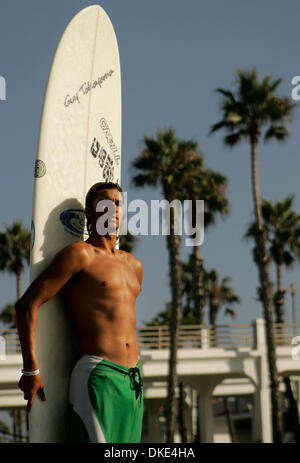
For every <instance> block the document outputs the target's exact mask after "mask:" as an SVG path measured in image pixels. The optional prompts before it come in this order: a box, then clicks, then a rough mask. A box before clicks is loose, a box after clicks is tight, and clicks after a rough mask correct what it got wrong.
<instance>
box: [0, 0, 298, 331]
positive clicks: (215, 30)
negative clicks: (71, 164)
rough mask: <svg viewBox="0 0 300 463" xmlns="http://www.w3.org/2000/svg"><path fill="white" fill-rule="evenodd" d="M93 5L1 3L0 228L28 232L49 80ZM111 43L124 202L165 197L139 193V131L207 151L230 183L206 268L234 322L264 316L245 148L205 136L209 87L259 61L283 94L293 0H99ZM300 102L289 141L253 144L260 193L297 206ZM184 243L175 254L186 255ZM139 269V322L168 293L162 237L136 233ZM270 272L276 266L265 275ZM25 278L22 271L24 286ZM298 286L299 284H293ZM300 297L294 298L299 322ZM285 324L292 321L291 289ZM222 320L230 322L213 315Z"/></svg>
mask: <svg viewBox="0 0 300 463" xmlns="http://www.w3.org/2000/svg"><path fill="white" fill-rule="evenodd" d="M93 3H94V2H88V1H80V0H63V1H61V0H51V2H50V1H46V0H26V2H25V1H24V0H10V1H2V2H1V6H0V75H2V76H4V77H5V79H6V84H7V101H5V102H4V101H0V149H1V195H0V211H1V216H0V228H1V229H3V226H4V224H10V223H11V222H12V220H13V219H15V218H21V219H22V220H23V222H24V224H25V225H26V226H27V227H28V228H29V227H30V223H31V212H32V195H33V167H34V161H35V157H36V146H37V138H38V130H39V120H40V115H41V108H42V103H43V96H44V91H45V85H46V81H47V77H48V72H49V68H50V65H51V61H52V57H53V54H54V51H55V48H56V46H57V43H58V41H59V38H60V36H61V34H62V32H63V31H64V29H65V27H66V25H67V24H68V22H69V21H70V20H71V18H72V17H73V16H74V15H75V14H76V13H77V12H78V11H79V10H80V9H82V8H84V7H86V6H88V5H91V4H93ZM101 6H102V7H103V8H104V9H105V10H106V12H107V13H108V15H109V16H110V18H111V21H112V23H113V25H114V28H115V31H116V35H117V38H118V43H119V50H120V59H121V72H122V94H123V101H122V104H123V127H122V128H123V143H122V147H123V151H122V152H123V158H122V159H123V165H122V173H123V177H122V186H123V189H124V190H125V191H127V192H128V198H129V200H130V199H134V198H142V199H145V200H147V201H150V199H159V198H162V196H161V192H160V190H159V189H157V190H156V189H150V188H147V189H145V190H137V189H134V188H133V187H132V186H131V184H130V178H131V173H130V170H129V164H130V162H131V161H132V160H133V159H134V157H135V156H136V155H137V154H138V153H139V151H140V150H141V149H142V139H143V134H147V135H151V134H154V133H155V130H156V127H158V126H160V127H170V126H171V127H174V128H175V129H176V131H177V135H178V136H179V137H181V138H186V139H189V138H193V139H195V140H197V141H198V142H199V143H200V144H201V145H202V147H203V150H204V153H205V160H206V164H207V165H208V166H209V167H211V168H213V169H215V170H217V171H219V172H222V173H223V174H225V175H226V176H227V177H228V179H229V188H228V198H229V201H230V207H231V214H230V216H228V217H227V218H226V219H225V220H218V221H217V225H216V226H215V227H214V229H211V230H208V231H207V233H206V234H205V240H204V243H203V245H202V246H201V247H200V253H201V254H202V255H203V256H204V258H205V262H206V267H207V268H208V269H210V268H217V269H218V271H219V273H220V276H221V277H223V276H230V277H231V278H232V285H233V286H234V288H235V290H236V292H237V293H238V294H239V295H240V297H241V298H242V305H241V307H239V308H238V307H237V308H236V310H237V313H238V316H237V318H236V320H235V323H248V322H250V321H251V320H253V319H254V318H257V317H260V316H262V308H261V305H260V304H259V303H258V302H257V301H256V287H257V285H258V279H257V269H256V267H255V265H254V263H253V261H252V256H251V244H250V243H248V242H245V241H244V240H243V239H242V236H243V234H244V232H245V229H246V226H247V224H248V222H249V221H250V220H251V218H252V211H253V202H252V196H251V183H250V150H249V146H248V145H247V144H246V143H244V144H241V145H240V146H238V147H236V148H234V149H233V150H232V151H231V150H229V149H228V148H224V146H223V144H222V134H221V133H217V134H215V135H214V136H208V131H209V127H210V126H211V124H213V123H215V122H217V121H218V120H219V119H220V111H219V99H218V95H217V94H216V93H215V91H214V90H215V88H217V87H223V88H230V87H231V86H232V82H233V77H234V72H235V70H236V68H243V69H244V68H249V67H251V66H253V65H255V66H257V68H258V71H259V74H260V76H265V75H266V74H269V73H272V74H273V75H274V77H282V78H283V83H282V84H281V85H280V87H279V93H280V94H281V95H286V96H287V95H290V93H291V90H292V86H291V79H292V77H293V76H295V75H300V60H299V58H298V55H299V53H298V51H299V13H300V4H299V2H298V1H297V0H289V1H288V2H282V1H280V0H259V1H258V0H252V1H248V2H245V1H244V2H242V1H240V0H227V1H226V2H224V0H212V1H210V2H207V1H201V0H187V1H186V2H183V1H179V0H163V1H161V0H160V1H158V0H151V1H146V0H103V1H102V2H101ZM299 114H300V113H299V108H298V107H297V108H296V110H295V117H294V120H293V122H292V123H291V124H290V125H289V128H290V131H291V136H290V138H289V140H288V141H287V142H286V143H284V144H282V145H280V144H278V143H276V142H271V143H269V144H261V145H259V161H258V165H259V185H260V192H261V196H263V197H265V198H267V199H269V200H272V201H273V200H276V199H279V198H280V197H285V196H287V195H288V194H291V193H294V194H295V197H296V198H295V208H296V210H298V212H299V207H300V202H299V191H298V190H299V172H300V158H299V148H298V147H299V142H300V133H299V123H300V120H299ZM189 251H190V249H189V248H185V249H184V248H183V249H182V257H186V256H187V254H188V252H189ZM135 254H136V256H137V257H138V258H139V259H140V260H141V261H142V263H143V266H144V283H143V291H142V293H141V295H140V297H139V298H138V300H137V304H136V314H137V325H138V326H141V325H142V324H143V321H148V320H150V319H151V318H152V317H153V316H154V315H155V314H156V313H157V312H159V311H162V310H164V308H165V303H166V302H168V301H169V300H170V288H169V279H168V255H167V251H166V239H165V237H147V236H145V237H141V238H140V240H139V244H138V246H137V248H136V250H135ZM272 275H273V277H274V278H275V273H274V272H273V274H272ZM299 276H300V267H299V265H298V266H296V267H295V269H294V270H292V271H289V272H286V271H284V286H285V287H286V288H287V287H288V286H289V285H290V284H291V283H296V285H297V289H298V288H299V289H300V286H299V285H298V282H299ZM28 281H29V275H28V271H26V272H24V275H23V291H24V290H25V289H26V287H27V285H28ZM299 289H298V291H299ZM15 294H16V284H15V280H14V278H13V277H12V276H6V275H3V274H1V275H0V307H3V306H4V305H5V304H6V303H8V302H11V301H13V300H14V299H15ZM299 304H300V293H299V297H298V299H297V311H298V321H300V315H299ZM286 309H287V316H286V321H287V322H291V303H290V294H288V295H287V303H286ZM218 323H220V324H227V323H231V319H230V318H227V317H225V316H224V315H223V314H220V316H219V318H218Z"/></svg>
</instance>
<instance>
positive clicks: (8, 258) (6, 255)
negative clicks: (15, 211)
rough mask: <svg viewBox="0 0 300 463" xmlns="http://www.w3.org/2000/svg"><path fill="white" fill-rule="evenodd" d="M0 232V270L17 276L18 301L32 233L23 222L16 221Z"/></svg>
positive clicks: (28, 256)
mask: <svg viewBox="0 0 300 463" xmlns="http://www.w3.org/2000/svg"><path fill="white" fill-rule="evenodd" d="M5 230H6V231H5V233H3V232H0V270H3V271H7V272H9V273H13V274H14V275H16V282H17V299H20V297H21V273H22V272H23V270H24V268H25V264H26V263H27V264H29V258H30V231H29V230H27V229H26V228H23V225H22V221H21V220H19V221H14V222H13V224H12V226H11V227H7V226H5Z"/></svg>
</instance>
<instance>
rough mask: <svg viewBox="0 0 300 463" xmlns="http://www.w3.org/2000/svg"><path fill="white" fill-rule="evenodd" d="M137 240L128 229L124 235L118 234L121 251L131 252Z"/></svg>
mask: <svg viewBox="0 0 300 463" xmlns="http://www.w3.org/2000/svg"><path fill="white" fill-rule="evenodd" d="M137 241H138V237H137V236H135V235H132V234H131V233H130V231H128V232H127V234H126V235H120V237H119V249H120V250H121V251H126V252H132V251H133V249H134V247H135V245H136V243H137Z"/></svg>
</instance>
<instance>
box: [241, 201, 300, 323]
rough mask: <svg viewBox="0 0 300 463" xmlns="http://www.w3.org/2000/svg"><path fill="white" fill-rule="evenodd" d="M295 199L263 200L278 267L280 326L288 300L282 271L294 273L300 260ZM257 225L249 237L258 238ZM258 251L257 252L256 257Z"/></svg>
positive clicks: (299, 222) (299, 220)
mask: <svg viewBox="0 0 300 463" xmlns="http://www.w3.org/2000/svg"><path fill="white" fill-rule="evenodd" d="M293 200H294V196H293V195H290V196H288V197H287V198H286V199H280V200H279V201H278V202H276V203H274V204H272V203H271V201H267V200H266V199H262V206H261V210H262V218H263V222H264V227H265V229H266V231H267V235H266V236H267V241H268V242H269V254H270V257H271V258H272V260H273V261H274V262H275V265H276V275H277V288H276V293H275V295H274V306H275V315H276V323H284V318H285V317H284V312H285V311H284V296H285V290H284V289H283V285H282V267H283V266H285V267H286V268H287V269H290V268H292V267H293V266H294V264H295V262H296V260H298V259H300V215H299V214H297V213H296V212H295V211H293V210H292V205H293ZM255 234H256V223H255V222H253V223H252V224H250V226H249V227H248V230H247V233H246V235H245V236H246V237H252V238H253V237H254V236H255ZM256 253H257V250H254V255H255V254H256Z"/></svg>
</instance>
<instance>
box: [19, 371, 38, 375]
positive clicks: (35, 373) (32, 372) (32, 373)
mask: <svg viewBox="0 0 300 463" xmlns="http://www.w3.org/2000/svg"><path fill="white" fill-rule="evenodd" d="M22 373H23V375H24V376H35V375H39V374H40V370H34V371H26V370H22Z"/></svg>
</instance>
